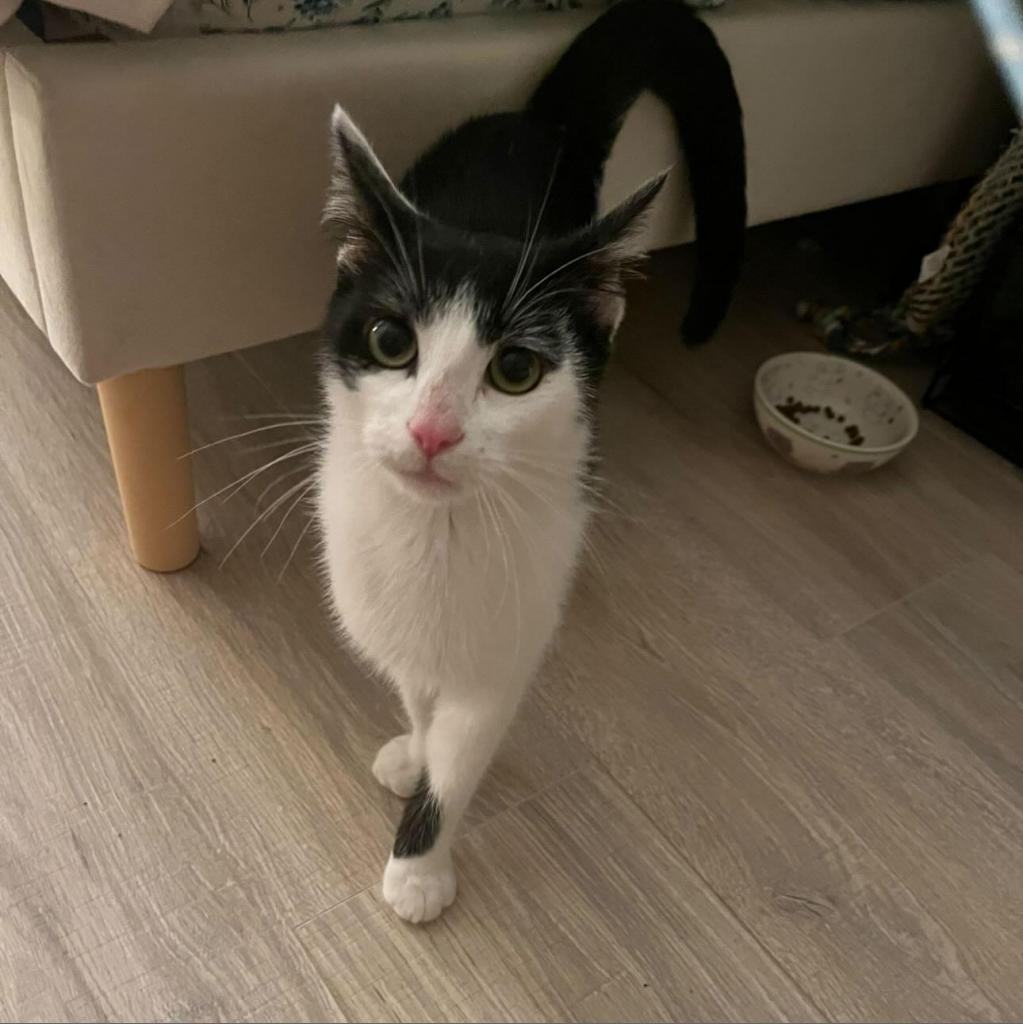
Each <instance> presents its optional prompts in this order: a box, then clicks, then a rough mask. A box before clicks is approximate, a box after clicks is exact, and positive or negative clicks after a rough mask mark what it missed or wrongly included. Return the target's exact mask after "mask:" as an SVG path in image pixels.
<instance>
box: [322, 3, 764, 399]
mask: <svg viewBox="0 0 1023 1024" xmlns="http://www.w3.org/2000/svg"><path fill="white" fill-rule="evenodd" d="M644 89H650V90H651V91H653V92H654V93H656V94H657V95H658V96H659V97H660V98H661V99H662V100H664V101H665V102H666V103H667V105H668V106H669V107H670V109H671V111H672V113H673V115H674V118H675V124H676V128H677V130H678V134H679V137H680V139H681V140H682V141H683V144H684V147H685V154H686V161H687V164H688V168H689V178H690V187H691V191H692V195H693V201H694V208H695V213H696V223H697V267H696V278H695V281H694V284H693V288H692V295H691V300H690V306H689V312H688V314H687V315H686V319H685V322H684V324H683V333H684V335H685V337H686V339H687V340H688V341H702V340H704V339H706V338H707V337H708V336H709V335H710V334H711V333H712V332H713V331H714V329H715V328H716V327H717V325H718V323H719V322H720V320H721V318H722V317H723V316H724V313H725V310H726V309H727V306H728V302H729V299H730V296H731V292H732V288H733V285H734V284H735V280H736V277H737V274H738V267H739V260H740V256H741V252H742V239H743V231H744V227H745V220H746V200H745V155H744V142H743V132H742V112H741V109H740V107H739V101H738V98H737V96H736V93H735V87H734V85H733V83H732V77H731V72H730V70H729V67H728V62H727V60H726V58H725V57H724V55H723V53H722V52H721V50H720V48H719V47H718V45H717V41H716V40H715V38H714V35H713V33H712V32H711V31H710V29H709V28H708V27H707V26H706V25H705V24H704V23H703V22H702V21H700V19H699V18H697V17H696V16H695V15H693V13H692V12H691V11H690V10H689V9H688V8H687V7H685V6H684V5H683V4H682V3H680V2H676V0H622V2H621V3H618V4H617V5H615V6H614V7H612V8H611V9H610V10H609V11H608V12H607V13H605V14H604V15H602V16H601V17H600V18H598V19H597V20H596V21H595V22H594V23H593V24H592V25H590V26H589V27H588V28H587V29H585V30H584V31H583V32H582V33H581V34H580V35H579V36H578V37H577V38H576V40H575V41H574V42H573V43H572V45H571V46H570V47H569V48H568V50H567V51H566V52H565V54H564V55H563V56H562V58H561V59H560V60H559V61H558V63H557V64H556V65H555V67H554V69H553V70H552V71H551V72H550V73H549V74H548V75H547V77H546V78H545V79H544V80H543V82H542V83H541V84H540V86H539V88H538V89H537V90H536V92H535V93H534V95H533V97H532V99H531V100H530V102H529V104H528V105H527V107H526V109H525V110H524V111H522V112H519V113H504V114H492V115H488V116H485V117H479V118H474V119H472V120H470V121H467V122H466V123H464V124H463V125H461V126H460V127H458V128H455V129H454V130H453V131H451V132H449V133H448V134H446V135H444V136H442V137H441V138H440V139H439V140H438V141H437V142H436V143H435V144H434V145H433V146H432V147H430V149H428V150H427V151H426V152H425V153H424V154H423V155H422V156H421V157H420V158H419V159H418V160H417V161H416V163H415V164H414V165H413V166H412V167H411V168H410V169H409V171H408V172H407V174H406V175H405V177H404V178H403V179H402V181H401V182H400V191H401V195H398V194H397V193H395V192H394V188H393V186H392V184H391V183H390V181H388V180H387V179H386V177H384V176H383V175H382V172H379V171H378V169H377V168H375V166H374V162H373V160H372V158H369V157H367V154H366V153H365V152H364V151H361V152H360V151H359V148H358V145H357V144H356V143H353V142H352V140H351V139H345V138H344V137H342V138H341V139H340V140H339V147H340V150H339V151H340V154H341V156H342V158H343V159H344V161H345V164H346V165H345V168H344V171H343V173H340V174H338V173H336V174H335V182H334V185H333V186H332V190H333V191H332V194H333V196H334V198H335V199H339V200H340V201H339V202H336V203H334V204H333V206H332V207H329V208H328V216H327V220H328V222H330V221H331V220H332V211H333V220H334V223H335V228H336V230H337V231H338V233H339V236H340V238H341V239H342V240H343V241H344V240H350V239H352V238H353V237H354V238H356V239H357V242H358V244H356V245H352V246H350V250H349V251H350V254H351V258H350V259H349V260H348V261H347V262H346V261H345V259H344V258H343V259H342V265H341V267H340V269H339V274H338V282H337V288H336V290H335V293H334V296H333V298H332V300H331V304H330V309H329V312H328V316H327V323H326V330H325V334H326V340H327V345H328V351H329V352H330V353H331V355H332V357H333V359H334V361H335V362H336V364H337V366H338V367H339V369H340V372H341V376H342V379H343V380H344V381H345V383H346V384H348V386H349V387H353V388H354V387H357V386H358V378H359V376H360V375H361V374H362V373H366V372H376V371H377V369H378V368H377V367H376V365H375V363H374V362H373V360H372V359H371V358H370V355H369V351H368V348H367V345H366V336H365V335H366V325H367V323H369V322H371V320H372V319H374V318H376V317H382V316H390V317H397V318H402V319H404V320H406V321H408V322H414V321H416V320H422V319H423V318H424V317H425V316H426V315H427V314H428V313H429V312H430V311H431V310H434V309H436V308H437V307H438V306H440V305H442V304H443V303H444V302H445V301H449V300H452V299H453V298H455V297H456V296H457V295H459V294H461V295H466V294H467V295H469V296H471V299H472V302H473V307H474V314H475V316H476V320H477V324H478V326H479V336H480V340H481V341H482V342H483V344H494V343H496V342H498V341H500V342H503V343H505V344H513V345H524V346H526V347H533V348H536V349H538V350H539V351H540V352H541V354H542V355H543V356H544V358H545V359H546V360H548V361H549V362H551V363H554V364H555V365H556V364H557V363H558V362H560V361H562V360H563V359H564V357H565V356H566V354H567V351H568V349H569V348H570V349H571V350H572V353H573V355H574V357H575V358H576V362H577V363H579V364H581V368H582V371H583V374H584V376H585V377H586V378H587V382H588V383H596V379H597V378H599V376H600V374H601V373H602V371H603V368H604V366H605V364H606V361H607V358H608V354H609V351H610V339H611V334H612V327H613V320H614V319H616V318H614V317H612V316H609V315H608V310H612V311H613V308H614V303H613V302H611V303H610V304H609V303H606V302H605V303H603V304H602V301H601V296H602V295H604V294H606V293H607V292H611V293H614V294H620V292H621V281H620V261H621V255H620V254H619V253H618V252H617V250H616V243H618V242H619V241H620V240H621V238H622V237H623V236H625V235H627V234H628V233H629V231H630V230H632V228H633V226H634V223H635V222H636V221H637V220H638V218H639V217H640V216H641V214H642V212H643V210H644V209H645V208H646V206H647V205H648V204H649V202H650V201H651V199H652V198H653V195H654V194H655V193H656V190H657V187H659V185H655V186H654V187H653V188H652V189H651V191H650V192H649V194H646V195H639V194H638V195H637V201H636V202H635V204H634V205H633V206H628V205H627V204H623V207H622V208H621V209H620V211H616V214H617V219H616V216H615V215H611V216H609V217H605V218H602V219H600V220H595V216H596V212H597V200H598V194H599V188H600V183H601V180H602V178H603V172H604V163H605V161H606V159H607V156H608V154H609V152H610V149H611V146H612V144H613V142H614V139H615V137H616V135H617V134H618V130H619V128H620V126H621V122H622V120H623V118H624V116H625V114H626V113H627V112H628V110H629V108H630V107H631V105H632V103H633V102H634V100H635V99H636V97H637V96H638V95H639V93H640V92H642V91H643V90H644ZM342 135H343V133H342ZM349 193H354V194H357V195H356V199H357V201H354V202H350V201H348V198H349ZM402 196H404V197H405V198H406V199H407V200H408V202H405V201H404V200H403V199H402ZM409 203H411V204H412V205H411V206H410V205H409ZM541 215H542V216H541ZM538 220H539V224H537V221H538ZM534 229H536V230H535V231H534ZM530 239H531V240H532V244H527V243H528V242H529V240H530ZM524 248H525V249H526V251H527V254H528V259H526V260H525V266H523V261H522V255H523V251H524ZM523 274H525V279H524V281H523V280H520V278H521V277H522V275H523ZM516 284H517V285H518V290H519V294H521V293H522V292H524V291H525V290H526V288H529V289H530V292H529V294H528V299H529V302H528V304H527V303H525V302H523V303H521V304H520V305H519V307H518V308H517V309H512V308H510V303H509V302H508V296H509V293H510V292H511V291H513V290H514V289H513V285H516ZM410 372H415V368H414V367H412V368H410Z"/></svg>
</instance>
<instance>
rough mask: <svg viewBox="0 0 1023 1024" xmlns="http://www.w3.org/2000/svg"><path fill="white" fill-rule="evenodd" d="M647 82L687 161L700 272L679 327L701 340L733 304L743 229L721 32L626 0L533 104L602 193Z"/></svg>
mask: <svg viewBox="0 0 1023 1024" xmlns="http://www.w3.org/2000/svg"><path fill="white" fill-rule="evenodd" d="M645 89H649V90H650V91H651V92H653V93H654V94H655V95H656V96H658V97H660V99H661V100H663V101H664V102H665V103H666V104H667V105H668V107H669V108H670V110H671V112H672V115H673V116H674V118H675V127H676V130H677V132H678V136H679V141H680V143H681V145H682V148H683V150H684V152H685V156H686V164H687V166H688V168H689V185H690V189H691V192H692V196H693V208H694V211H695V214H696V275H695V278H694V281H693V287H692V292H691V294H690V299H689V309H688V312H687V313H686V316H685V319H684V321H683V323H682V335H683V337H684V339H685V340H686V342H687V343H689V344H697V343H699V342H702V341H706V340H707V339H708V338H709V337H710V336H711V335H712V334H713V333H714V331H715V329H716V328H717V326H718V324H720V322H721V320H722V318H723V317H724V315H725V313H726V311H727V309H728V303H729V300H730V299H731V295H732V290H733V288H734V286H735V282H736V279H737V277H738V275H739V265H740V262H741V260H742V244H743V234H744V231H745V228H746V159H745V143H744V140H743V131H742V108H741V107H740V106H739V97H738V96H737V95H736V91H735V84H734V82H733V81H732V72H731V69H730V68H729V66H728V60H727V58H726V57H725V55H724V53H722V51H721V48H720V47H719V46H718V43H717V40H716V39H715V38H714V33H713V32H711V30H710V29H709V28H708V27H707V25H706V24H704V22H703V21H701V20H700V19H699V18H698V17H696V16H695V15H694V14H693V13H692V12H691V11H690V10H689V9H688V8H687V7H685V6H683V5H682V4H681V3H679V2H676V0H622V2H620V3H618V4H616V5H615V6H614V7H612V8H611V9H610V10H609V11H608V12H607V13H606V14H604V15H603V16H602V17H600V18H598V19H597V20H596V21H595V22H594V23H593V24H592V25H590V26H589V27H588V28H587V29H585V30H584V31H583V32H582V33H580V35H579V36H578V37H577V38H576V39H575V41H574V42H573V43H572V45H571V46H570V47H569V48H568V49H567V50H566V51H565V53H564V55H563V56H562V57H561V59H560V60H559V61H558V63H557V65H555V67H554V68H553V70H552V71H551V72H550V73H549V74H548V75H547V77H546V78H544V80H543V81H542V82H541V83H540V86H539V88H538V89H537V90H536V92H535V93H534V94H533V97H532V99H531V100H530V101H529V106H528V108H527V110H528V113H529V114H530V115H532V116H534V117H536V118H538V119H542V120H544V121H548V122H553V123H555V124H558V125H560V126H561V127H562V128H563V130H564V132H565V150H566V152H565V156H566V157H567V159H566V160H565V161H564V163H566V164H570V165H571V167H572V170H573V172H575V173H573V174H572V177H573V178H574V179H575V180H576V181H578V182H579V183H580V185H581V186H582V187H584V188H586V187H587V186H590V185H592V191H589V190H588V192H589V194H590V195H595V194H596V191H597V189H598V188H599V185H600V182H601V180H602V179H603V172H604V164H605V162H606V160H607V157H608V154H609V153H610V152H611V146H612V145H613V143H614V140H615V138H616V136H617V135H618V130H619V128H620V127H621V124H622V121H623V119H624V118H625V115H626V113H627V112H628V110H629V108H630V107H631V106H632V104H633V103H634V102H635V100H636V98H637V97H638V96H639V94H640V93H641V92H643V90H645ZM592 212H595V211H592Z"/></svg>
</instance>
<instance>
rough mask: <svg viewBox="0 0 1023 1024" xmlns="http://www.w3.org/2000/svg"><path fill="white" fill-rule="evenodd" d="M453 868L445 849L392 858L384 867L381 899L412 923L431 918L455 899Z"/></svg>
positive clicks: (423, 921)
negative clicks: (419, 855)
mask: <svg viewBox="0 0 1023 1024" xmlns="http://www.w3.org/2000/svg"><path fill="white" fill-rule="evenodd" d="M456 888H457V886H456V884H455V869H454V867H453V866H452V864H451V855H450V854H449V853H447V852H440V851H436V850H435V851H431V852H430V853H426V854H423V856H421V857H393V856H392V857H391V859H390V860H389V861H388V862H387V867H386V868H384V899H385V900H387V902H388V903H389V904H390V905H391V906H392V907H393V908H394V912H395V913H396V914H397V915H398V917H400V918H402V919H403V920H405V921H411V922H412V923H413V924H423V923H425V922H426V921H432V920H433V919H434V918H435V917H438V916H439V915H440V912H441V911H442V910H443V909H444V908H445V907H450V906H451V904H452V903H454V901H455V890H456Z"/></svg>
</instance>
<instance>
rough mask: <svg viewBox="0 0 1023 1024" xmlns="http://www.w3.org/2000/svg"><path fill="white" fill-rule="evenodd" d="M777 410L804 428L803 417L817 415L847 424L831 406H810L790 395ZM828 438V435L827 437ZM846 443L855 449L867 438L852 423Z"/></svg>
mask: <svg viewBox="0 0 1023 1024" xmlns="http://www.w3.org/2000/svg"><path fill="white" fill-rule="evenodd" d="M775 408H776V409H777V410H778V412H780V413H781V414H782V416H784V417H785V418H786V419H788V420H791V421H792V422H793V423H795V424H796V426H797V427H798V426H802V425H803V424H801V423H800V422H799V420H800V417H801V416H808V415H811V414H813V415H817V414H819V413H823V414H824V416H825V417H827V419H829V420H837V421H838V422H839V423H845V416H844V414H842V413H840V412H835V410H834V409H832V408H831V406H830V405H825V406H820V405H810V404H809V403H808V402H801V401H799V399H797V398H794V397H793V396H792V395H789V396H788V397H787V398H786V399H785V401H784V402H781V403H779V404H778V405H776V406H775ZM811 432H812V433H815V434H816V433H820V432H819V431H816V430H812V431H811ZM825 436H826V435H825ZM845 436H846V443H847V444H850V445H852V446H853V447H854V448H858V447H859V446H860V445H862V444H863V442H864V440H865V438H864V436H863V432H862V431H861V430H860V428H859V427H858V426H857V425H856V424H855V423H850V424H849V425H848V426H847V427H846V428H845Z"/></svg>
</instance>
